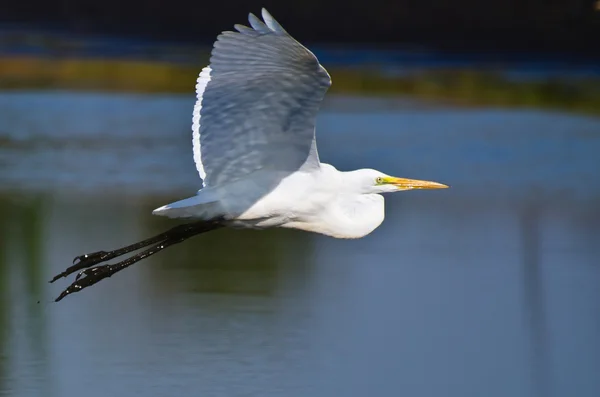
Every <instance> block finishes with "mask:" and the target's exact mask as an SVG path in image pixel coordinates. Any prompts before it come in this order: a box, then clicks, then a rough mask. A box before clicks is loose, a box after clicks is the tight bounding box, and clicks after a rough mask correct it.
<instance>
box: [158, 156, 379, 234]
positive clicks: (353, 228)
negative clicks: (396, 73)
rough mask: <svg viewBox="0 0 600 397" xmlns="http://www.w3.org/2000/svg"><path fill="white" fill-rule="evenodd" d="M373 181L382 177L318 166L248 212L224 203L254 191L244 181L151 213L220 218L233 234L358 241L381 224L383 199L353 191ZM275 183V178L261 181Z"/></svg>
mask: <svg viewBox="0 0 600 397" xmlns="http://www.w3.org/2000/svg"><path fill="white" fill-rule="evenodd" d="M377 175H380V173H378V172H377V171H375V170H358V171H350V172H341V171H338V170H337V169H336V168H335V167H333V166H331V165H329V164H324V163H322V164H320V167H319V168H316V169H313V170H307V171H298V172H295V173H293V174H290V175H287V176H285V177H283V178H281V181H280V183H279V184H278V185H277V186H276V187H275V189H273V190H272V191H271V192H269V193H268V194H266V195H265V196H264V197H262V198H261V199H260V200H258V201H256V202H255V203H253V204H252V205H250V206H248V205H247V203H244V202H242V201H239V200H228V198H229V197H235V195H234V194H232V193H234V192H236V191H238V192H243V191H244V190H246V189H252V184H251V183H248V182H247V181H246V180H242V181H239V182H233V183H232V184H231V185H224V186H219V187H214V188H213V187H207V188H204V189H202V190H200V191H199V192H198V195H197V196H195V197H192V198H189V199H185V200H182V201H179V202H176V203H173V204H169V205H166V206H163V207H161V208H157V209H156V210H154V212H153V213H154V214H156V215H164V216H168V217H172V218H190V219H202V220H210V219H216V218H222V219H223V220H224V223H226V224H227V226H231V227H237V228H254V229H264V228H271V227H285V228H294V229H301V230H306V231H311V232H317V233H321V234H325V235H328V236H332V237H338V238H359V237H363V236H365V235H367V234H369V233H370V232H372V231H373V230H374V229H375V228H376V227H377V226H379V225H380V224H381V222H382V221H383V219H384V200H383V196H381V195H380V194H378V193H377V192H376V191H375V190H373V191H364V192H358V193H357V191H356V186H360V184H361V182H362V181H364V179H365V178H370V179H372V180H373V181H374V180H375V179H376V178H377ZM274 177H277V176H276V175H275V176H270V177H269V176H267V177H265V178H264V179H266V180H269V179H271V178H274ZM260 179H261V178H260V177H259V176H258V177H257V176H254V177H252V178H249V180H251V181H255V180H260ZM236 204H237V205H236Z"/></svg>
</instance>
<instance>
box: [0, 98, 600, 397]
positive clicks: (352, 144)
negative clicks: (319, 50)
mask: <svg viewBox="0 0 600 397" xmlns="http://www.w3.org/2000/svg"><path fill="white" fill-rule="evenodd" d="M192 101H193V98H191V97H188V96H133V95H132V96H127V95H108V94H106V95H100V94H75V93H68V92H62V93H61V92H54V93H51V92H49V93H38V92H31V93H4V94H1V95H0V233H1V237H2V238H1V245H0V247H1V249H0V251H1V252H0V395H6V396H18V397H21V396H42V395H43V396H79V395H81V394H82V393H84V394H85V395H86V396H107V395H123V396H135V395H143V396H164V395H190V394H191V395H203V396H204V395H207V396H254V395H256V396H308V395H310V396H367V395H374V396H388V395H409V396H434V395H435V396H438V395H443V396H460V397H464V396H503V397H504V396H565V395H577V396H578V397H579V396H597V395H599V394H600V377H598V373H600V314H599V313H600V292H599V291H600V289H599V288H598V286H599V285H600V262H599V259H598V258H599V257H600V204H598V203H599V202H600V201H599V199H600V176H599V171H600V157H599V156H598V153H600V119H598V118H588V117H581V116H574V115H567V114H559V113H548V112H538V111H525V110H520V111H516V110H500V109H483V108H482V109H466V108H447V107H437V106H430V105H427V104H418V103H412V102H408V101H404V100H375V99H367V98H330V99H329V100H328V102H327V103H326V106H325V108H324V111H323V113H322V114H321V115H320V116H319V119H318V123H319V124H318V125H319V126H318V130H319V132H318V139H319V151H320V155H321V158H322V160H323V161H327V162H331V163H333V164H335V165H336V166H338V168H341V169H350V168H357V167H366V166H368V167H373V168H379V169H381V170H382V171H384V172H387V173H390V174H394V175H399V176H406V177H413V178H420V179H431V180H438V181H441V182H444V183H448V184H450V185H452V189H448V190H445V191H439V192H438V191H428V192H405V193H398V194H395V195H392V196H389V197H387V201H386V203H387V204H386V206H387V208H386V221H385V222H384V224H383V225H382V226H381V227H380V228H379V229H377V230H376V231H375V232H374V233H373V234H371V235H369V236H367V237H366V238H364V239H361V240H354V241H343V240H335V239H331V238H327V237H323V236H318V235H311V234H307V233H302V232H296V231H290V230H270V231H263V232H254V231H231V230H221V231H217V232H214V233H211V234H208V235H204V236H199V237H197V238H194V239H192V240H189V241H187V242H185V243H182V244H181V245H178V246H175V247H172V248H169V249H168V250H166V251H165V252H163V253H160V254H158V255H156V256H154V257H152V258H150V259H148V260H146V261H143V262H141V263H139V264H137V265H135V266H133V267H131V268H130V269H128V270H126V271H124V272H121V273H119V274H118V275H117V276H115V277H114V278H111V279H108V280H105V281H102V282H101V283H100V284H98V285H96V286H94V287H92V288H90V289H88V290H86V291H84V292H82V293H80V294H76V295H74V296H70V297H69V298H67V299H65V300H64V301H62V302H61V303H60V304H54V303H51V301H52V298H54V297H55V296H56V295H57V294H58V293H59V292H60V290H61V287H64V286H66V281H63V282H62V283H60V284H59V285H55V284H52V285H50V284H47V282H46V281H47V280H48V279H49V278H50V277H51V276H52V275H54V274H55V273H57V272H59V271H61V270H62V269H63V268H65V267H66V266H67V265H68V264H70V262H71V260H72V258H73V257H74V256H75V255H78V254H81V253H85V252H89V251H96V250H99V249H110V248H114V247H118V246H121V245H124V244H127V243H130V242H133V241H135V240H137V239H141V238H144V237H147V236H150V235H153V234H156V233H159V232H161V231H163V230H164V229H167V228H168V227H170V226H172V225H173V222H172V221H169V220H167V219H162V218H157V217H153V216H151V215H150V211H151V210H152V209H153V208H156V207H157V206H160V205H162V204H164V203H166V202H168V201H169V200H172V199H177V198H181V197H186V196H188V195H190V194H193V192H194V191H195V190H196V189H198V187H199V181H198V179H197V176H196V171H195V168H194V166H193V160H192V156H191V144H190V139H191V137H190V131H189V129H190V111H191V107H192V105H193V102H192ZM38 301H40V303H37V302H38Z"/></svg>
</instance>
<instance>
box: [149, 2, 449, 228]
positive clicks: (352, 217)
mask: <svg viewBox="0 0 600 397" xmlns="http://www.w3.org/2000/svg"><path fill="white" fill-rule="evenodd" d="M262 17H263V21H264V22H263V21H261V20H260V19H258V18H257V17H256V16H254V15H253V14H250V15H249V18H248V20H249V22H250V26H251V27H247V26H242V25H235V29H236V30H237V32H223V33H221V34H220V35H219V36H218V37H217V40H216V42H215V44H214V48H213V50H212V53H211V59H210V65H209V66H207V67H205V68H204V69H202V71H201V73H200V75H199V77H198V80H197V84H196V94H197V101H196V104H195V106H194V111H193V118H192V131H193V134H192V135H193V139H192V140H193V149H194V161H195V163H196V168H197V169H198V173H199V174H200V178H202V180H203V185H202V186H203V187H202V189H201V190H199V191H198V193H197V195H196V196H194V197H191V198H188V199H185V200H181V201H178V202H175V203H171V204H168V205H165V206H163V207H160V208H157V209H156V210H154V212H153V213H154V214H156V215H164V216H168V217H172V218H191V219H200V220H212V219H223V220H224V222H225V223H226V224H227V225H228V226H234V227H251V228H265V227H288V228H296V229H302V230H307V231H312V232H318V233H322V234H326V235H330V236H334V237H342V238H357V237H362V236H364V235H366V234H368V233H370V232H371V231H372V230H374V229H375V228H376V227H377V226H379V224H381V222H382V221H383V219H384V201H383V197H382V196H381V195H380V194H379V193H385V192H392V191H398V190H407V189H425V188H429V189H432V188H443V187H447V186H445V185H442V184H438V183H435V182H428V181H418V180H411V179H403V178H394V177H390V176H388V175H386V174H383V173H381V172H379V171H375V170H370V169H364V170H357V171H351V172H341V171H338V170H337V169H335V168H334V167H333V166H331V165H328V164H323V163H320V161H319V156H318V152H317V146H316V140H315V119H316V115H317V112H318V109H319V106H320V104H321V101H322V100H323V97H324V96H325V93H326V91H327V90H328V88H329V86H330V85H331V79H330V77H329V74H328V73H327V71H326V70H325V69H324V68H323V67H322V66H321V65H320V64H319V61H318V60H317V58H316V57H315V56H314V54H313V53H312V52H310V51H309V50H308V49H307V48H305V47H304V46H303V45H301V44H300V43H299V42H297V41H296V40H295V39H294V38H293V37H291V36H290V35H289V34H288V33H287V32H286V31H285V30H284V29H283V27H282V26H281V25H280V24H279V23H278V22H277V21H276V20H275V19H274V18H273V17H272V16H271V15H270V14H269V13H268V12H267V11H266V10H265V9H263V10H262Z"/></svg>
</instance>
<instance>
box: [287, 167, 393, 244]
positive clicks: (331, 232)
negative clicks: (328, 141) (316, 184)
mask: <svg viewBox="0 0 600 397" xmlns="http://www.w3.org/2000/svg"><path fill="white" fill-rule="evenodd" d="M321 166H322V168H324V170H323V171H324V172H325V173H326V174H327V175H325V176H324V179H325V180H326V183H325V184H324V186H326V187H327V188H328V189H329V188H331V189H332V190H331V191H329V190H328V191H326V192H323V193H326V194H323V196H324V197H326V201H325V202H324V203H323V204H324V205H323V206H322V207H321V210H320V211H318V212H316V213H311V214H306V216H305V217H303V219H302V220H300V221H295V222H290V223H288V224H286V225H284V227H292V228H296V229H302V230H306V231H311V232H316V233H321V234H325V235H328V236H332V237H337V238H360V237H364V236H366V235H367V234H369V233H371V232H372V231H373V230H375V229H376V228H377V227H378V226H379V225H380V224H381V222H383V219H384V217H385V211H384V199H383V196H381V195H379V194H375V193H359V192H357V190H356V186H360V180H359V178H360V175H358V174H357V173H356V172H355V171H350V172H341V171H338V170H336V169H335V168H334V167H332V166H330V165H328V164H321ZM334 181H337V183H335V182H334Z"/></svg>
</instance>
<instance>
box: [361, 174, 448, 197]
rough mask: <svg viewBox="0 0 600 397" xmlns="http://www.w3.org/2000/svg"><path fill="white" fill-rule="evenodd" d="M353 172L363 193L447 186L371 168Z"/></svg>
mask: <svg viewBox="0 0 600 397" xmlns="http://www.w3.org/2000/svg"><path fill="white" fill-rule="evenodd" d="M354 173H355V175H354V176H355V178H356V179H357V182H358V183H359V184H360V186H361V190H362V192H363V193H391V192H397V191H400V190H412V189H446V188H447V187H448V186H447V185H444V184H442V183H438V182H431V181H421V180H418V179H407V178H397V177H394V176H389V175H387V174H384V173H383V172H380V171H377V170H372V169H363V170H357V171H354Z"/></svg>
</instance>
